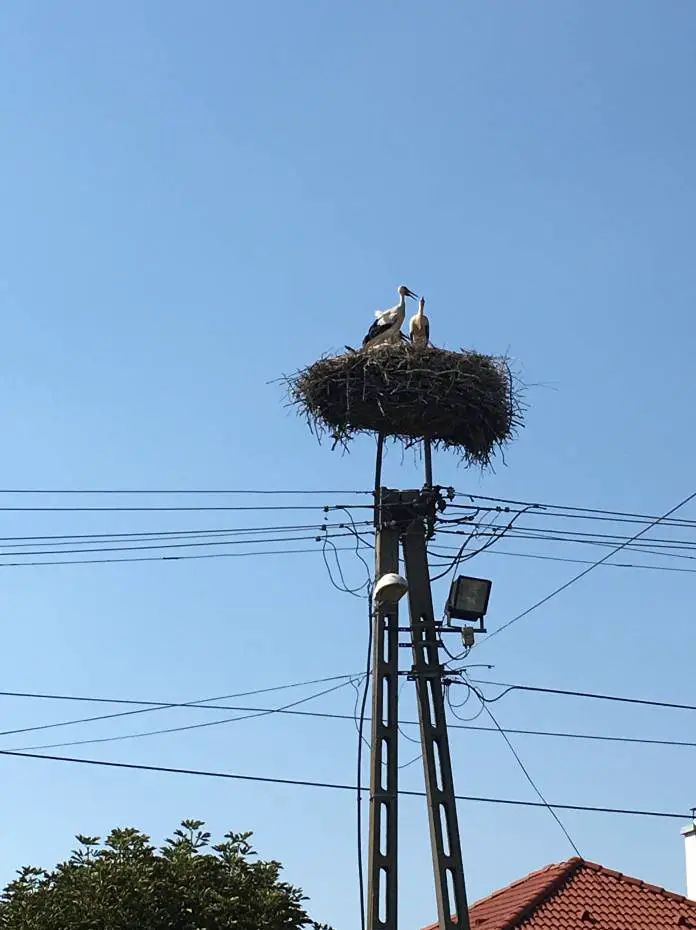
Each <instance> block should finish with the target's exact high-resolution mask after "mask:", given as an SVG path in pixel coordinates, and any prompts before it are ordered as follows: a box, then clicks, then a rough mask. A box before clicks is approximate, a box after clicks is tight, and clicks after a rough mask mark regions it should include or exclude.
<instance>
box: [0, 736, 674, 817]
mask: <svg viewBox="0 0 696 930" xmlns="http://www.w3.org/2000/svg"><path fill="white" fill-rule="evenodd" d="M0 755H2V756H12V757H14V758H19V759H44V760H47V761H51V762H71V763H73V764H77V765H92V766H103V767H105V768H115V769H130V770H133V771H140V772H165V773H169V774H173V775H197V776H200V777H207V778H226V779H231V780H235V781H248V782H257V783H263V784H272V785H293V786H298V787H304V788H326V789H329V790H334V791H351V792H355V791H356V788H357V786H356V785H346V784H337V783H334V782H322V781H308V780H303V779H299V778H277V777H271V776H262V775H240V774H237V773H232V772H216V771H207V770H205V769H189V768H175V767H173V766H164V765H145V764H141V763H136V762H111V761H107V760H104V759H80V758H74V757H72V756H54V755H47V754H45V753H35V752H18V751H16V750H10V749H0ZM399 794H400V795H403V796H405V797H414V798H423V797H425V792H423V791H409V790H401V791H399ZM455 798H456V800H457V801H472V802H481V803H486V804H506V805H511V806H513V807H545V806H546V805H544V804H542V803H541V802H540V801H518V800H515V799H512V798H489V797H479V796H475V795H464V794H457V795H455ZM548 806H549V807H552V808H554V809H555V810H568V811H581V812H589V813H597V814H625V815H630V816H634V817H658V818H663V819H670V820H687V819H688V818H689V815H688V814H683V813H681V814H678V813H672V812H670V811H652V810H637V809H631V808H625V807H596V806H590V805H586V804H549V805H548Z"/></svg>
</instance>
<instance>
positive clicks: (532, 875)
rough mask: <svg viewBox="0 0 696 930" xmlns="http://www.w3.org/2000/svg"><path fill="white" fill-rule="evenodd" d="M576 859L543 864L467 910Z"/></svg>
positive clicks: (479, 899)
mask: <svg viewBox="0 0 696 930" xmlns="http://www.w3.org/2000/svg"><path fill="white" fill-rule="evenodd" d="M576 861H577V857H573V858H572V859H564V860H563V861H562V862H550V863H549V864H548V865H543V866H541V868H539V869H534V870H533V871H532V872H528V873H527V875H524V876H522V878H517V879H515V881H514V882H510V884H508V885H503V887H502V888H496V889H495V891H491V892H490V894H487V895H484V897H482V898H477V899H476V900H475V901H474V903H473V904H470V905H469V910H470V911H471V910H473V908H475V907H479V906H480V905H481V904H485V903H486V902H488V901H493V900H494V899H495V898H497V897H499V896H500V895H503V894H507V893H508V892H509V891H510V889H511V888H517V887H518V886H519V885H523V884H524V883H525V882H528V881H529V880H530V879H532V878H539V877H540V876H542V875H543V874H544V872H554V873H555V872H556V871H557V870H558V869H565V868H566V867H567V866H568V865H569V864H570V863H571V862H576ZM425 930H430V928H427V927H426V928H425Z"/></svg>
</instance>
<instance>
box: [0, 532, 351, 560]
mask: <svg viewBox="0 0 696 930" xmlns="http://www.w3.org/2000/svg"><path fill="white" fill-rule="evenodd" d="M352 535H353V534H352V533H332V534H331V535H330V536H329V535H328V534H327V535H325V536H324V537H322V536H320V535H319V534H318V533H313V534H312V535H311V536H274V537H268V536H264V537H262V538H260V539H253V538H252V539H214V540H205V541H202V542H201V541H198V542H196V541H191V542H188V541H187V542H157V543H154V542H153V543H146V544H145V545H142V546H141V545H132V544H131V545H127V546H101V547H99V548H91V549H90V548H87V547H85V546H80V547H78V548H75V549H61V550H58V552H56V550H55V549H34V550H30V551H28V552H19V553H18V552H0V558H10V557H13V556H14V557H17V556H18V555H20V556H37V555H73V554H84V555H88V554H90V553H92V552H94V553H100V552H141V551H147V550H152V549H194V548H198V547H204V546H253V545H259V544H269V543H286V542H287V543H295V542H308V541H309V540H314V541H315V542H321V541H322V540H323V539H345V538H346V537H347V536H352ZM0 564H2V563H0Z"/></svg>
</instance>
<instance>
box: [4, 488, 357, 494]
mask: <svg viewBox="0 0 696 930" xmlns="http://www.w3.org/2000/svg"><path fill="white" fill-rule="evenodd" d="M0 494H248V495H253V494H287V495H291V494H372V491H321V490H316V489H314V488H311V489H307V490H299V489H293V490H287V491H282V490H276V489H275V488H273V489H269V488H256V490H240V489H238V488H233V489H231V488H169V489H167V488H0Z"/></svg>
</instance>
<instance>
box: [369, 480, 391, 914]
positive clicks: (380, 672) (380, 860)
mask: <svg viewBox="0 0 696 930" xmlns="http://www.w3.org/2000/svg"><path fill="white" fill-rule="evenodd" d="M377 493H378V499H377V500H376V501H375V529H376V543H375V578H377V579H379V578H382V577H383V576H384V575H386V574H388V573H390V572H394V573H398V571H399V533H398V531H397V530H396V529H394V528H393V527H391V526H388V525H386V524H385V522H384V513H385V507H388V505H389V503H390V496H389V495H390V492H389V491H386V490H385V489H378V492H377ZM370 610H372V611H373V613H372V624H373V627H372V630H373V632H372V735H371V741H370V821H369V847H368V875H369V879H368V892H367V895H368V898H367V926H368V928H369V930H396V928H397V806H398V771H399V770H398V746H399V725H398V693H399V607H398V602H396V601H395V602H393V603H391V602H377V601H375V602H374V604H371V605H370Z"/></svg>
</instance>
